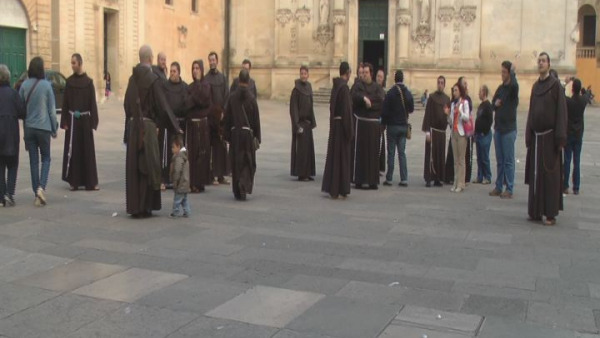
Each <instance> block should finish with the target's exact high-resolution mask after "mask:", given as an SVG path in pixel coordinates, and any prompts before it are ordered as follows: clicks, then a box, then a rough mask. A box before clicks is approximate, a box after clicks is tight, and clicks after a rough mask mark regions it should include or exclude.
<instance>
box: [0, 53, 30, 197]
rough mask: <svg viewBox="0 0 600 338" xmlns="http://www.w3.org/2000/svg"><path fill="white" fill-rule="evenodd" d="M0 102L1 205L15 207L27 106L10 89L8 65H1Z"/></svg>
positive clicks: (17, 94)
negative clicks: (21, 122) (22, 121)
mask: <svg viewBox="0 0 600 338" xmlns="http://www.w3.org/2000/svg"><path fill="white" fill-rule="evenodd" d="M0 102H2V104H0V203H2V205H3V206H14V205H15V199H14V195H15V188H16V184H17V171H18V169H19V119H24V118H25V105H24V104H23V100H21V98H20V97H19V93H17V92H16V91H15V90H14V89H12V88H11V87H10V71H9V70H8V67H6V65H0ZM7 171H8V173H7ZM7 174H8V175H7Z"/></svg>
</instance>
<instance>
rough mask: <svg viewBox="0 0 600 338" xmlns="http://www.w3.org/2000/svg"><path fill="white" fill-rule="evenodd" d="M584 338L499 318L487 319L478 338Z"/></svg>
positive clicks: (581, 335)
mask: <svg viewBox="0 0 600 338" xmlns="http://www.w3.org/2000/svg"><path fill="white" fill-rule="evenodd" d="M508 337H511V338H512V337H523V338H525V337H527V338H583V337H585V334H581V333H578V332H575V331H569V330H564V329H560V328H552V327H548V326H542V325H540V324H532V323H523V322H520V321H515V320H510V319H506V318H498V317H493V316H491V317H486V319H485V321H484V323H483V325H482V326H481V331H480V333H479V335H478V336H477V338H508Z"/></svg>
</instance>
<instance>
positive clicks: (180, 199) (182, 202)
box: [172, 193, 191, 216]
mask: <svg viewBox="0 0 600 338" xmlns="http://www.w3.org/2000/svg"><path fill="white" fill-rule="evenodd" d="M179 209H183V214H184V215H187V216H189V215H190V212H191V211H190V202H189V200H188V194H187V193H186V194H178V193H175V197H174V198H173V212H172V213H173V215H176V216H179V215H181V214H180V213H179Z"/></svg>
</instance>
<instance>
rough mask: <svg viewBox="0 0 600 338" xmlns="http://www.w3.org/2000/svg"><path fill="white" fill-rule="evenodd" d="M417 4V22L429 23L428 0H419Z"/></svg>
mask: <svg viewBox="0 0 600 338" xmlns="http://www.w3.org/2000/svg"><path fill="white" fill-rule="evenodd" d="M419 5H420V8H419V23H420V24H421V23H422V24H427V23H429V17H430V15H431V12H430V9H431V7H430V6H429V0H419Z"/></svg>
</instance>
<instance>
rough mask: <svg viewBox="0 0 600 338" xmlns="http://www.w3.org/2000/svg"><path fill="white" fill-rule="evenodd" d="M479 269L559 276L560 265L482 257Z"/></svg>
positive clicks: (551, 276)
mask: <svg viewBox="0 0 600 338" xmlns="http://www.w3.org/2000/svg"><path fill="white" fill-rule="evenodd" d="M477 271H494V272H495V273H505V274H517V275H525V276H535V277H546V278H559V276H560V274H559V267H558V265H556V264H542V263H540V262H535V261H529V262H528V261H524V260H505V259H495V258H482V259H480V260H479V264H478V265H477Z"/></svg>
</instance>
